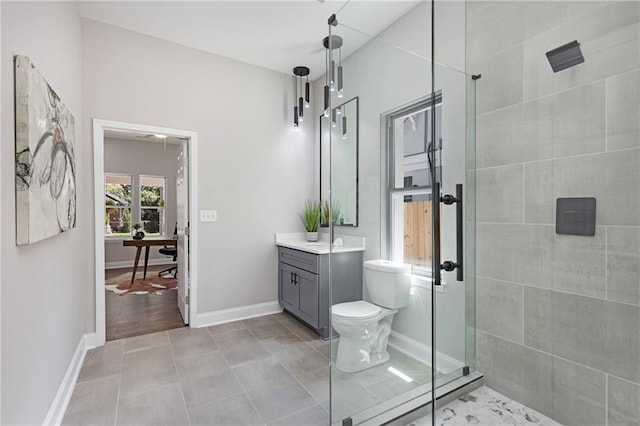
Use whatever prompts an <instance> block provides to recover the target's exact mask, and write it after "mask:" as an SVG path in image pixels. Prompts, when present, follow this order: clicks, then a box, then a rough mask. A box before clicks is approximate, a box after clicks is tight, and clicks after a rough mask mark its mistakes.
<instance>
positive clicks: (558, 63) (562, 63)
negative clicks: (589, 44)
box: [547, 40, 584, 72]
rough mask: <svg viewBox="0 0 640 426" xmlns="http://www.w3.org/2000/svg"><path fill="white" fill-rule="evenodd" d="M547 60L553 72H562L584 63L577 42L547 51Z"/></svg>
mask: <svg viewBox="0 0 640 426" xmlns="http://www.w3.org/2000/svg"><path fill="white" fill-rule="evenodd" d="M547 59H549V64H551V69H552V70H553V72H558V71H562V70H564V69H567V68H571V67H572V66H574V65H578V64H581V63H583V62H584V56H582V51H581V50H580V43H578V40H574V41H572V42H570V43H567V44H565V45H563V46H560V47H557V48H555V49H553V50H550V51H548V52H547Z"/></svg>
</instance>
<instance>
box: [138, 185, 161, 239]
mask: <svg viewBox="0 0 640 426" xmlns="http://www.w3.org/2000/svg"><path fill="white" fill-rule="evenodd" d="M165 180H166V179H165V178H164V177H157V176H140V222H141V223H142V228H143V229H144V232H145V233H146V234H151V235H153V234H155V235H159V234H165V233H166V232H165V230H166V228H165V223H164V203H165Z"/></svg>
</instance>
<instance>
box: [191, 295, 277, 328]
mask: <svg viewBox="0 0 640 426" xmlns="http://www.w3.org/2000/svg"><path fill="white" fill-rule="evenodd" d="M278 312H282V308H281V307H280V304H279V303H278V301H277V300H274V301H273V302H265V303H258V304H255V305H247V306H240V307H238V308H231V309H221V310H219V311H213V312H207V313H204V314H198V318H197V323H196V325H195V326H196V327H209V326H212V325H217V324H224V323H226V322H232V321H238V320H243V319H248V318H254V317H261V316H263V315H270V314H276V313H278Z"/></svg>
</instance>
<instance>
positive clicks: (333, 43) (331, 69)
mask: <svg viewBox="0 0 640 426" xmlns="http://www.w3.org/2000/svg"><path fill="white" fill-rule="evenodd" d="M322 45H323V46H324V48H325V49H326V56H325V57H326V61H325V66H326V73H325V86H324V116H325V117H329V96H330V92H334V91H335V90H336V88H337V89H338V97H339V98H341V97H342V96H343V95H342V93H341V92H340V89H341V88H342V37H340V36H337V35H331V36H327V37H325V38H324V39H322ZM336 49H338V57H339V60H338V69H337V74H336V61H335V60H333V52H331V51H332V50H336ZM338 114H339V113H338Z"/></svg>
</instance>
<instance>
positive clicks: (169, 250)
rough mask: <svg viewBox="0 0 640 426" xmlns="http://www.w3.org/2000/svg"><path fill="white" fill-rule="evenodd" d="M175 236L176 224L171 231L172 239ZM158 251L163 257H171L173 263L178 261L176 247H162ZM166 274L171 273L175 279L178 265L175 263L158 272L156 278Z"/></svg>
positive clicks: (176, 233)
mask: <svg viewBox="0 0 640 426" xmlns="http://www.w3.org/2000/svg"><path fill="white" fill-rule="evenodd" d="M177 235H178V224H177V223H176V228H175V229H174V231H173V237H174V238H175V237H176V236H177ZM158 251H159V252H160V254H164V255H165V256H172V257H173V261H174V262H175V261H176V260H177V259H178V247H176V246H171V247H169V246H164V247H162V248H160V249H159V250H158ZM167 273H172V274H173V276H174V277H177V275H178V264H177V263H176V264H175V265H173V266H171V267H169V268H167V269H163V270H162V271H160V272H158V276H159V277H161V276H162V274H167Z"/></svg>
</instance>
